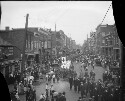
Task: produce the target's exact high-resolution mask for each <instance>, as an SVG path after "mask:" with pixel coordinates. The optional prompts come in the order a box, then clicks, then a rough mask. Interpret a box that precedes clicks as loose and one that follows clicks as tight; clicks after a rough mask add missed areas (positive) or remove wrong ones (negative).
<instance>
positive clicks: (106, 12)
mask: <svg viewBox="0 0 125 101" xmlns="http://www.w3.org/2000/svg"><path fill="white" fill-rule="evenodd" d="M111 5H112V3H111V4H110V6H109V8H108V10H107V12H106V14H105V16H104V18H103V20H102V22H101V24H102V23H103V21H104V20H105V17H106V15H107V13H108V11H109V9H110V7H111Z"/></svg>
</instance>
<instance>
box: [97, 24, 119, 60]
mask: <svg viewBox="0 0 125 101" xmlns="http://www.w3.org/2000/svg"><path fill="white" fill-rule="evenodd" d="M96 38H97V39H96V50H97V51H96V54H100V55H102V56H107V57H109V58H110V59H111V60H119V58H120V39H119V37H118V33H117V30H116V26H115V25H99V26H98V27H97V29H96Z"/></svg>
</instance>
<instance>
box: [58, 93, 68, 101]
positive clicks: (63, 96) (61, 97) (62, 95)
mask: <svg viewBox="0 0 125 101" xmlns="http://www.w3.org/2000/svg"><path fill="white" fill-rule="evenodd" d="M59 101H66V97H65V92H63V93H62V94H61V96H60V98H59Z"/></svg>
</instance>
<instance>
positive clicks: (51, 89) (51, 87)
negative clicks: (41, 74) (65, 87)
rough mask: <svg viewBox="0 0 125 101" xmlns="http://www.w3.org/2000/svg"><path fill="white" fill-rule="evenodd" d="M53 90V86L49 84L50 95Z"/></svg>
mask: <svg viewBox="0 0 125 101" xmlns="http://www.w3.org/2000/svg"><path fill="white" fill-rule="evenodd" d="M53 90H54V88H53V85H52V84H51V86H50V96H52V92H53Z"/></svg>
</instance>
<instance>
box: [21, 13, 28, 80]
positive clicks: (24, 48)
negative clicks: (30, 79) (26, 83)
mask: <svg viewBox="0 0 125 101" xmlns="http://www.w3.org/2000/svg"><path fill="white" fill-rule="evenodd" d="M28 17H29V14H27V15H26V24H25V34H24V44H23V53H22V63H21V79H22V78H23V73H24V71H25V61H26V59H25V58H26V57H25V50H26V40H27V27H28Z"/></svg>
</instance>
